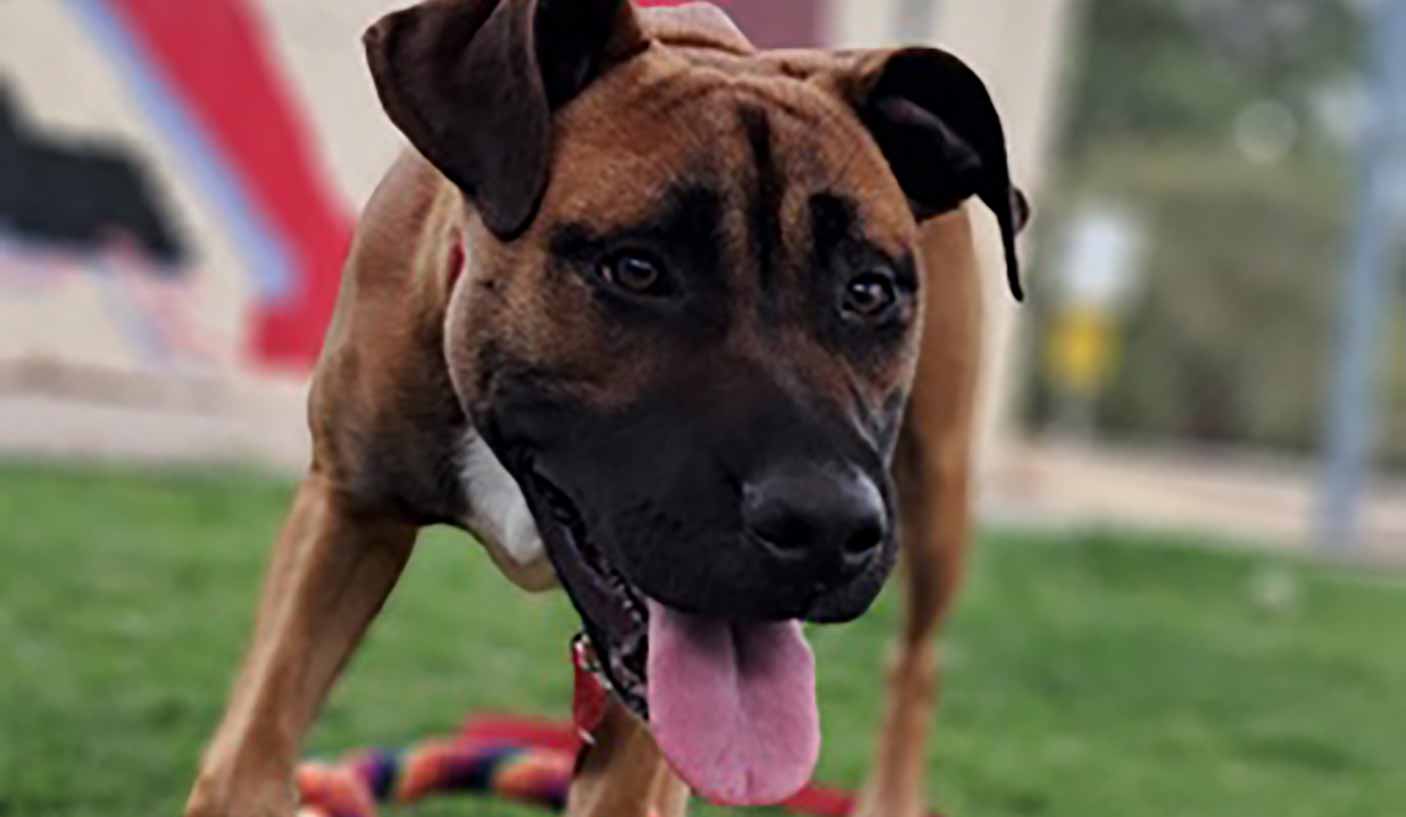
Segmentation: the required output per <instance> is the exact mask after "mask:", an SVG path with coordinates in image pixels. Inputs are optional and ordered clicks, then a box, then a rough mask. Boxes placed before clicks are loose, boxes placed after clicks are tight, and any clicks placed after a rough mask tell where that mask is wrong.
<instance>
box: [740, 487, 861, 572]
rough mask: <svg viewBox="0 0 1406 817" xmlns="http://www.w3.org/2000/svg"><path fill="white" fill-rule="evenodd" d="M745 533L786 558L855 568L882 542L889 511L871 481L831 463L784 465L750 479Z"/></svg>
mask: <svg viewBox="0 0 1406 817" xmlns="http://www.w3.org/2000/svg"><path fill="white" fill-rule="evenodd" d="M743 518H744V524H745V525H746V527H747V532H748V533H749V534H750V535H751V536H752V538H753V539H755V540H756V541H757V542H758V543H760V544H761V545H762V546H763V547H765V548H766V549H767V550H768V551H770V552H771V554H772V556H774V557H777V558H781V559H786V560H788V561H801V560H814V561H815V563H816V565H817V566H821V565H833V566H836V567H839V568H842V569H843V568H851V567H853V566H855V564H856V563H857V562H858V561H859V560H860V559H861V558H862V557H866V556H868V555H869V554H870V553H871V552H872V551H873V550H874V549H876V548H878V547H879V546H880V545H882V544H883V541H884V537H885V535H886V534H887V531H888V527H887V521H888V520H887V515H886V513H885V510H884V503H883V497H882V496H881V495H880V494H879V489H878V487H877V486H876V485H875V484H874V482H873V480H871V479H869V478H868V477H866V476H864V475H862V474H859V473H857V472H850V473H846V472H844V471H837V470H836V469H833V468H825V469H817V468H796V467H791V468H786V469H778V470H776V471H773V472H771V473H768V474H767V475H765V476H764V477H762V478H761V479H758V480H755V481H753V482H750V483H748V485H747V486H746V488H745V490H744V498H743Z"/></svg>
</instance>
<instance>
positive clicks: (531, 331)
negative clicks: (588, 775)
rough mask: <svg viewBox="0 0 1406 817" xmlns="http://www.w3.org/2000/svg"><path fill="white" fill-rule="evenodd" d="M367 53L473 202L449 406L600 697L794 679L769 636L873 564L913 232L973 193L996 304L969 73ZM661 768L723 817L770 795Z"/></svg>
mask: <svg viewBox="0 0 1406 817" xmlns="http://www.w3.org/2000/svg"><path fill="white" fill-rule="evenodd" d="M367 46H368V51H369V55H370V60H371V65H372V69H373V74H374V76H375V80H376V84H377V88H378V90H379V92H380V95H381V99H382V101H383V103H384V105H385V107H386V109H387V111H388V112H389V114H390V116H391V118H392V119H393V120H394V121H395V123H396V124H397V125H398V126H399V127H400V128H401V130H402V131H404V133H405V134H406V135H407V136H408V137H409V138H410V140H411V142H412V143H413V144H414V145H415V146H416V147H417V148H418V149H419V150H420V152H421V153H423V154H424V156H425V157H426V158H427V159H429V160H430V161H431V162H432V163H433V164H434V165H435V166H436V167H437V168H438V169H439V170H440V171H441V172H442V173H443V174H444V175H445V176H446V177H447V178H448V179H449V180H451V181H452V182H453V183H454V184H455V185H456V186H457V187H458V188H460V189H461V190H462V191H463V193H464V195H465V198H466V201H467V203H468V206H467V207H466V209H465V213H466V216H465V223H464V224H463V225H462V229H463V231H464V235H465V237H466V238H467V241H468V244H469V245H470V246H471V248H472V249H471V253H470V257H471V263H470V264H469V266H468V269H467V271H466V272H465V274H464V276H463V279H462V280H461V281H460V282H459V283H458V285H457V287H456V288H455V291H454V295H453V298H452V301H451V304H450V307H449V323H448V332H447V357H448V360H449V365H450V370H451V376H452V378H453V380H454V383H455V388H456V390H457V392H458V395H459V398H460V400H461V401H462V403H463V405H464V407H465V409H466V411H467V412H468V413H469V415H470V416H471V418H472V420H473V422H474V424H475V426H476V427H477V428H478V429H479V431H480V432H481V433H482V434H483V435H484V438H485V439H486V440H487V441H488V443H489V445H490V446H491V447H492V448H493V449H494V451H495V452H496V453H497V454H498V456H499V458H500V459H501V460H502V461H503V463H504V464H505V466H506V467H507V468H508V470H509V471H510V472H511V473H512V474H513V476H514V477H515V478H516V480H517V481H518V483H519V484H520V486H521V487H522V489H523V491H524V493H525V494H526V495H527V497H528V500H529V504H530V505H531V507H532V509H533V513H534V516H535V517H536V520H537V523H538V526H539V528H540V529H541V531H542V534H543V536H544V539H545V541H546V543H547V547H548V550H549V553H550V555H551V558H552V561H553V564H554V565H555V567H556V569H557V572H558V574H559V576H560V578H561V579H562V581H563V583H564V584H565V586H566V588H567V589H568V591H569V593H570V594H571V596H572V598H573V600H574V601H575V603H576V605H577V607H578V609H579V610H580V612H581V614H582V616H583V618H584V620H585V623H586V626H587V629H588V631H589V632H590V634H591V636H592V638H593V641H594V643H595V644H596V646H597V649H598V650H599V651H601V652H602V654H603V655H602V657H603V658H604V659H605V665H606V669H607V671H608V672H609V674H610V676H611V678H612V680H613V681H614V685H615V687H616V690H617V692H618V694H619V695H620V696H621V698H622V699H623V700H624V701H626V702H627V703H628V704H630V705H631V706H632V707H633V708H634V709H635V710H636V711H637V712H639V713H641V714H645V713H646V711H647V710H653V711H652V712H651V713H650V714H651V717H652V718H653V720H654V722H655V724H656V733H660V732H661V730H660V729H659V726H660V724H661V721H663V722H670V721H674V720H678V719H684V720H687V719H689V718H690V717H691V718H693V720H697V712H693V713H692V714H690V713H689V711H688V708H687V707H686V706H684V705H683V704H680V703H678V702H677V701H672V700H671V699H670V694H669V693H667V692H658V693H656V687H657V686H658V685H667V684H668V683H672V682H669V681H666V680H664V679H662V678H660V677H656V676H661V675H671V676H672V675H675V674H678V673H684V672H691V673H693V674H694V675H695V676H696V677H707V678H712V680H713V681H716V682H717V683H722V684H726V683H732V684H733V685H734V686H735V687H736V688H735V689H734V690H733V692H734V693H735V694H733V695H732V697H733V699H738V698H745V697H746V696H747V695H750V694H752V693H751V692H748V691H747V690H746V689H744V687H746V684H744V683H742V681H739V680H737V678H736V676H738V675H739V674H740V675H747V674H748V673H750V672H753V671H754V670H755V667H754V666H752V665H757V666H762V665H766V664H768V663H775V662H777V661H781V660H782V659H781V658H780V656H790V657H789V658H787V659H786V660H787V661H792V660H794V662H798V663H800V664H804V663H805V662H806V661H807V660H808V654H807V653H805V650H804V649H803V648H797V647H796V638H798V637H793V636H794V632H793V630H794V629H795V627H794V625H787V624H778V622H790V621H795V620H811V621H825V622H830V621H843V620H848V619H851V618H854V617H856V616H858V615H859V614H861V613H862V612H863V611H864V610H865V609H866V608H867V607H868V606H869V605H870V603H871V602H872V601H873V600H874V598H875V596H876V595H877V594H878V592H879V590H880V587H881V586H882V584H883V582H884V579H885V578H886V577H887V575H888V573H889V571H890V569H891V568H892V566H893V563H894V559H895V538H896V537H895V507H894V496H893V490H892V488H891V485H890V480H889V477H888V465H889V460H890V458H891V455H892V452H893V447H894V443H895V438H896V436H897V434H898V431H899V426H900V423H901V422H902V419H903V414H904V407H905V404H906V397H907V392H908V389H909V387H910V384H911V381H912V378H913V374H914V367H915V364H916V356H917V348H918V339H919V333H920V331H921V326H922V320H923V308H922V304H923V300H922V291H923V289H924V287H926V286H929V285H940V284H939V283H938V282H936V281H931V280H929V279H932V278H939V279H940V276H941V274H942V270H940V269H937V270H924V269H923V268H922V264H921V262H920V260H919V254H918V252H917V248H916V241H917V237H918V224H919V222H920V221H922V220H923V219H927V218H930V217H933V216H936V215H939V214H942V213H945V212H948V211H950V210H953V209H954V208H956V207H958V206H959V205H960V204H961V203H962V202H963V201H964V200H966V199H968V198H971V197H978V198H980V199H981V200H982V201H983V202H985V203H986V204H987V205H988V206H989V207H990V208H991V209H992V211H993V212H994V213H995V215H996V218H997V219H998V221H999V223H1000V226H1001V228H1002V232H1003V233H1004V236H1005V241H1006V245H1007V256H1008V258H1007V260H1008V264H1009V272H1010V276H1011V282H1012V285H1013V286H1015V287H1016V288H1017V291H1018V276H1017V271H1016V261H1015V255H1014V249H1013V244H1014V240H1015V234H1016V232H1017V231H1018V230H1019V228H1020V226H1021V225H1022V224H1023V222H1024V219H1025V205H1024V201H1023V199H1022V198H1021V196H1020V194H1019V193H1018V192H1017V191H1016V190H1015V188H1014V187H1013V186H1012V185H1011V181H1010V177H1009V172H1008V170H1007V160H1006V154H1005V140H1004V137H1003V134H1002V127H1001V123H1000V120H999V118H998V117H997V114H996V111H995V109H994V107H993V105H992V102H991V100H990V98H989V96H988V95H987V92H986V90H985V88H984V87H983V85H982V83H981V82H980V80H979V79H978V78H977V77H976V76H975V75H974V74H973V73H972V72H971V71H970V70H969V69H968V68H967V67H966V66H964V65H963V64H962V63H961V62H960V61H958V60H957V59H956V58H954V57H953V56H951V55H949V54H947V53H944V52H941V51H937V50H932V49H904V50H897V51H886V52H836V53H831V52H821V51H791V52H757V51H755V50H754V49H753V48H752V47H751V45H750V44H749V43H748V42H747V41H746V39H745V38H744V37H742V36H741V35H740V34H739V33H738V32H737V31H736V30H735V29H733V28H732V27H731V25H730V24H729V23H728V21H727V19H726V17H725V16H723V15H722V13H721V12H719V11H717V10H716V9H713V8H712V7H710V6H704V5H701V4H698V5H692V6H686V7H682V8H678V9H671V10H653V11H648V12H641V11H637V10H635V9H634V8H632V6H631V5H630V4H629V3H628V2H622V0H501V2H499V1H498V0H430V2H427V3H424V4H422V5H420V6H417V7H414V8H411V9H409V10H406V11H403V12H399V13H397V14H393V15H391V16H390V17H388V18H386V19H385V20H383V21H382V22H380V23H379V24H377V26H376V27H374V28H373V29H372V30H371V31H370V32H369V34H368V36H367ZM646 633H648V634H649V637H648V639H647V638H646ZM700 644H703V646H701V647H700ZM708 644H712V645H713V647H716V648H717V650H716V652H723V653H728V654H729V655H730V656H731V657H730V658H726V659H718V660H720V661H723V663H727V661H732V664H731V665H730V671H731V672H732V676H731V677H732V678H733V680H732V681H731V682H728V681H726V679H725V678H723V676H726V675H727V672H726V671H727V670H729V667H726V666H725V667H723V668H722V669H721V670H719V668H718V667H717V666H715V664H716V663H717V662H716V661H714V662H713V663H709V662H708V661H706V660H704V659H703V658H700V656H704V655H705V653H707V652H708V649H705V648H704V647H706V646H707V645H708ZM646 647H648V650H646ZM646 651H648V653H649V659H648V662H647V665H646ZM750 652H755V653H757V654H758V655H757V656H749V653H750ZM662 656H669V657H670V659H671V660H669V661H667V662H665V661H664V658H663V657H662ZM700 662H701V663H700ZM744 664H747V666H743V665H744ZM684 667H688V668H689V669H687V670H685V669H683V668H684ZM804 669H805V667H803V666H802V667H800V668H796V667H793V666H791V667H789V668H781V669H777V670H776V673H779V674H780V675H782V676H786V674H787V673H790V676H787V677H795V678H801V679H802V680H804V677H805V673H804V672H802V670H804ZM716 672H722V675H719V676H717V677H713V675H710V673H713V674H716ZM646 676H649V677H648V678H646ZM772 680H773V681H775V680H776V679H775V678H774V677H773V678H772ZM679 683H681V684H684V685H685V686H687V685H688V681H687V679H679ZM714 686H716V684H714ZM695 687H696V684H695ZM802 692H803V690H802ZM693 693H694V694H695V695H704V693H702V692H700V691H699V690H698V689H696V688H695V689H693ZM680 694H682V693H680ZM811 694H812V695H813V692H812V693H811ZM673 697H678V696H677V695H675V696H673ZM704 697H706V695H704ZM797 697H801V698H804V695H803V694H801V693H800V692H798V693H797ZM681 706H682V707H683V709H680V707H681ZM718 706H722V707H723V708H726V705H724V704H718ZM661 709H665V710H668V711H667V712H664V711H661ZM729 711H730V710H729ZM739 711H740V710H739ZM802 714H804V713H802ZM783 715H784V713H783ZM718 717H719V718H721V719H722V720H727V718H728V717H729V716H728V715H727V714H726V713H725V712H722V713H719V715H718ZM756 717H761V716H756ZM786 719H787V718H786V717H782V720H786ZM791 720H797V719H795V718H793V719H791ZM800 720H804V718H800ZM763 722H766V718H762V719H761V721H758V723H763ZM772 726H774V728H775V730H776V731H778V732H785V731H786V730H787V729H792V730H793V731H794V729H799V730H801V731H805V730H807V729H810V728H811V725H807V724H805V723H801V724H799V725H796V724H791V725H786V724H781V725H775V724H773V725H772ZM662 731H663V732H665V733H667V732H669V731H670V730H669V729H667V728H665V729H664V730H662ZM690 731H691V732H693V733H694V734H692V735H690V737H689V739H690V740H694V739H698V736H697V734H696V733H697V732H698V731H699V730H698V729H697V728H694V729H691V730H690ZM704 731H706V730H704ZM659 736H660V739H661V743H663V744H664V745H665V749H666V751H669V749H670V746H669V744H670V743H671V742H672V741H671V740H670V738H668V737H667V736H666V735H665V734H659ZM803 738H805V736H804V735H802V736H801V737H797V738H795V739H794V740H793V741H791V743H790V744H788V745H793V746H801V747H802V748H801V749H800V750H798V751H800V752H801V753H804V752H805V751H809V750H808V749H805V748H804V746H803V744H805V741H804V740H803ZM783 742H784V741H783ZM675 748H676V749H677V747H675ZM773 748H775V747H773ZM683 751H684V750H683V749H677V750H676V751H672V752H669V753H670V756H671V758H673V759H674V760H675V761H676V766H683V767H689V766H691V765H694V764H692V763H691V762H690V761H688V760H687V759H685V760H684V761H682V762H680V761H679V755H680V754H681V753H682V752H683ZM770 751H771V750H769V749H765V748H758V749H756V752H757V753H760V754H766V753H767V752H770ZM736 753H737V754H739V755H741V756H746V755H747V750H742V749H739V750H736ZM773 754H774V752H773ZM812 760H813V758H812ZM680 771H682V772H684V774H685V777H688V778H690V782H693V783H695V785H697V786H699V787H700V788H703V789H704V790H705V792H706V793H709V794H712V795H713V796H715V797H718V798H721V799H725V800H733V801H755V800H766V799H775V798H776V797H778V796H784V795H785V794H786V793H787V792H786V791H784V789H785V788H786V787H787V786H790V785H792V784H793V783H794V781H790V780H787V781H784V782H777V781H775V780H773V781H771V782H767V781H757V780H751V781H750V782H748V781H747V780H743V782H741V783H737V784H736V785H734V783H736V781H737V780H741V779H742V778H736V777H734V778H727V779H726V780H724V779H723V778H725V777H726V775H725V774H723V773H717V774H716V775H714V776H713V777H711V778H709V775H710V774H713V773H712V772H705V771H700V770H699V769H697V768H681V769H680ZM796 774H799V772H795V771H793V772H792V774H791V776H792V777H794V776H796ZM785 776H786V775H785V774H779V775H778V777H785ZM744 777H745V776H744ZM701 778H708V779H706V780H704V779H701ZM729 781H732V782H729ZM800 782H804V779H802V780H801V781H800Z"/></svg>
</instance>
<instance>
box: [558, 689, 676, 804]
mask: <svg viewBox="0 0 1406 817" xmlns="http://www.w3.org/2000/svg"><path fill="white" fill-rule="evenodd" d="M607 707H608V708H607V710H606V716H605V719H604V720H603V721H602V722H601V725H600V727H599V728H598V729H597V730H596V732H595V738H596V744H595V745H594V746H592V747H590V748H589V749H587V750H586V753H585V757H584V758H583V760H582V762H581V764H580V768H579V769H577V773H576V778H575V779H574V780H573V781H572V782H571V796H570V798H569V802H568V804H567V809H566V814H567V817H684V813H685V812H686V810H687V807H688V797H689V791H688V787H687V786H685V785H684V784H683V782H682V781H681V780H679V779H678V777H677V776H675V775H674V773H673V771H672V770H670V769H669V765H668V763H667V762H666V761H665V760H664V755H663V754H662V753H661V752H660V751H659V747H658V746H656V745H655V743H654V738H653V737H652V736H651V735H650V734H649V729H648V728H647V727H646V726H645V725H644V724H643V723H641V722H640V721H639V720H638V719H636V718H635V717H634V716H633V715H631V714H629V712H627V711H626V710H625V708H624V707H623V706H621V705H620V703H619V702H618V701H616V700H615V699H614V698H612V699H611V700H610V701H609V703H608V704H607Z"/></svg>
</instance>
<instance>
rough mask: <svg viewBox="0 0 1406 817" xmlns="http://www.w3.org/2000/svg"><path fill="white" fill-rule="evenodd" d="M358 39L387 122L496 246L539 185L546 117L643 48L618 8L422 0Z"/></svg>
mask: <svg viewBox="0 0 1406 817" xmlns="http://www.w3.org/2000/svg"><path fill="white" fill-rule="evenodd" d="M363 41H364V43H365V46H366V54H367V59H368V61H369V62H370V65H371V74H372V77H373V78H374V80H375V83H376V92H377V94H379V96H380V98H381V104H382V106H384V107H385V109H386V113H387V114H389V115H390V118H391V121H392V122H394V123H395V125H396V127H398V128H400V130H401V132H403V133H404V134H405V135H406V137H408V138H409V139H410V142H411V144H413V145H414V146H415V147H416V148H417V149H418V150H419V151H420V152H421V153H422V154H424V156H425V158H426V159H428V160H429V161H430V162H431V163H432V164H434V166H435V167H437V168H438V169H439V171H440V172H441V173H443V174H444V175H445V176H446V177H447V178H448V179H449V180H450V181H452V182H454V184H456V185H457V186H458V187H459V188H460V189H461V190H463V191H464V193H465V194H466V195H467V196H468V197H469V199H470V201H472V202H473V204H474V207H475V208H476V209H477V210H478V213H479V215H480V216H481V217H482V218H483V221H484V224H485V225H486V226H487V227H488V228H489V229H490V230H492V231H493V233H494V234H495V235H497V236H499V237H500V238H503V239H505V240H506V239H511V238H513V237H515V236H516V235H518V234H520V233H521V232H522V231H523V230H524V229H526V228H527V226H528V225H529V224H530V223H531V222H532V219H533V216H534V215H535V214H536V211H537V206H538V204H539V202H540V200H541V197H542V193H543V191H544V190H545V189H546V187H547V176H548V169H549V164H550V159H551V117H552V113H553V111H555V110H557V109H558V108H560V107H561V106H563V105H565V104H566V103H567V102H569V101H570V100H571V99H573V98H574V97H575V96H576V95H577V94H579V93H580V92H581V91H582V90H584V89H585V88H586V86H587V85H589V84H590V83H591V81H592V80H593V79H595V78H596V77H597V76H599V75H600V74H601V73H602V72H603V71H604V70H605V68H606V67H608V66H609V65H610V64H611V63H612V62H614V61H618V60H620V59H623V58H625V57H627V56H629V55H630V54H631V53H634V52H635V51H637V50H639V48H642V47H643V46H644V43H645V39H644V37H643V35H642V34H641V33H640V30H639V26H638V23H637V21H636V19H635V16H634V11H633V9H632V8H631V4H630V3H629V2H628V0H426V2H423V3H421V4H420V5H418V6H414V7H411V8H408V9H405V10H403V11H398V12H395V13H394V14H391V15H389V16H387V17H385V18H383V19H382V20H381V21H380V22H378V23H376V24H375V25H374V26H372V27H371V29H370V30H369V31H367V32H366V35H365V37H364V38H363Z"/></svg>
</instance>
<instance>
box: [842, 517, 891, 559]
mask: <svg viewBox="0 0 1406 817" xmlns="http://www.w3.org/2000/svg"><path fill="white" fill-rule="evenodd" d="M883 542H884V526H883V524H882V518H876V519H874V520H873V522H872V523H871V524H868V525H865V526H864V527H862V528H860V529H859V530H856V531H855V532H854V533H853V534H852V535H851V536H850V537H849V541H848V542H845V553H847V554H849V555H851V556H866V555H868V554H869V551H871V550H873V549H874V548H876V547H878V546H879V545H881V544H883Z"/></svg>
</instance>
